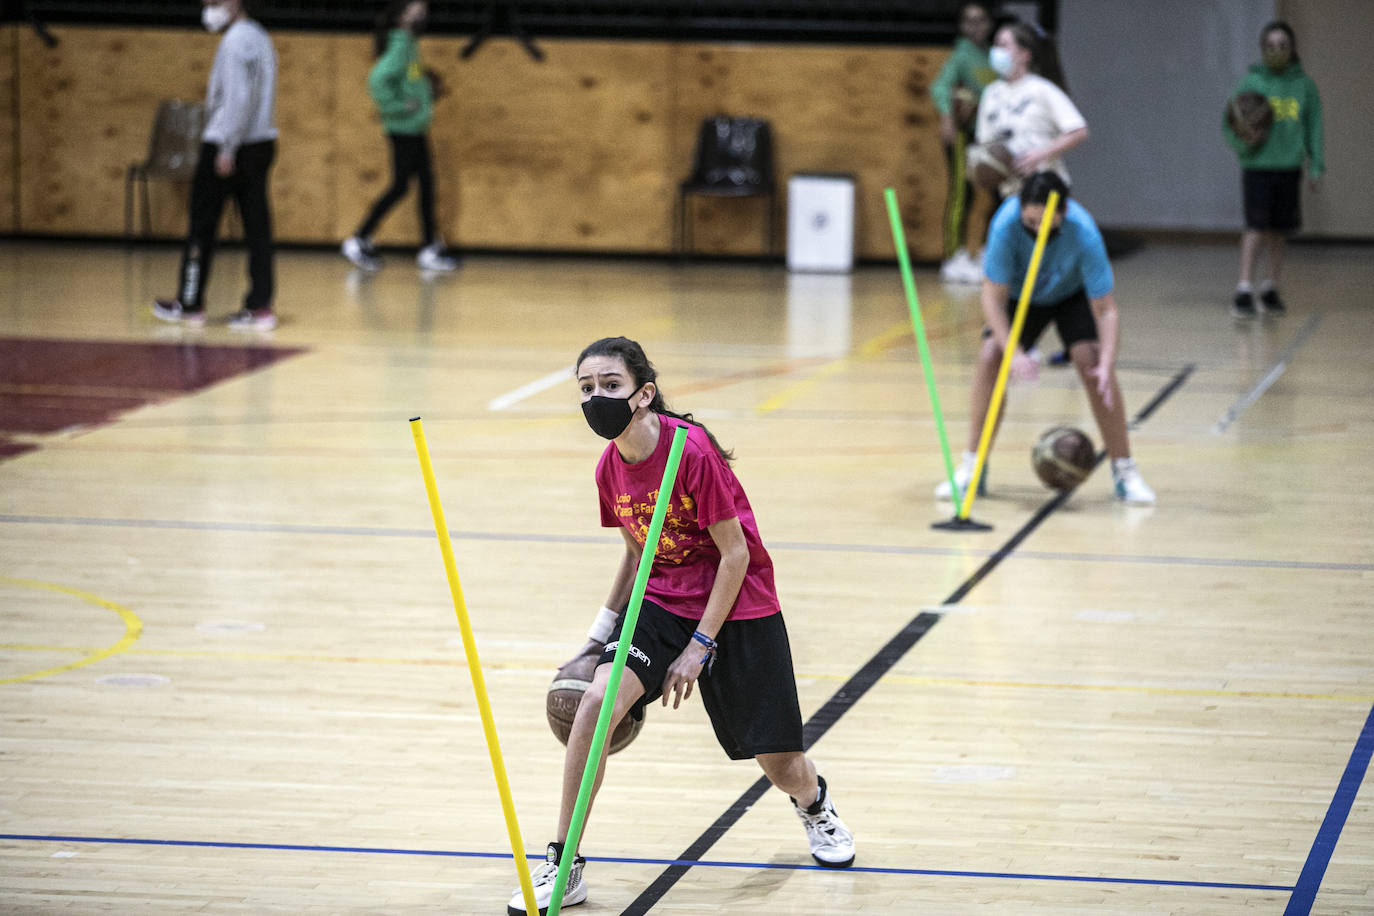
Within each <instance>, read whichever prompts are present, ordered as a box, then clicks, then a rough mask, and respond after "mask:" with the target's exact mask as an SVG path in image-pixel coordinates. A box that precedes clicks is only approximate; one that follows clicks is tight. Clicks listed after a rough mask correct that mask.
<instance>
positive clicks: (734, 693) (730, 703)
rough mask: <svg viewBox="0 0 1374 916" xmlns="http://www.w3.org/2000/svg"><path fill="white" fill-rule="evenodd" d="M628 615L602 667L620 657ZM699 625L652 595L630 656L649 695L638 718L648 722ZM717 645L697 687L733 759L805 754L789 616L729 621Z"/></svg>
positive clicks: (638, 707)
mask: <svg viewBox="0 0 1374 916" xmlns="http://www.w3.org/2000/svg"><path fill="white" fill-rule="evenodd" d="M624 620H625V617H624V615H623V614H622V615H621V618H620V620H619V621H618V622H617V623H616V625H615V630H614V631H612V633H611V641H610V642H609V643H607V644H606V648H605V649H604V650H603V651H602V653H601V661H600V664H602V665H607V664H610V663H611V662H612V661H614V659H615V650H616V646H617V644H618V643H619V641H620V630H621V625H622V624H623V623H624ZM698 623H699V621H696V620H689V619H687V618H686V617H679V616H678V615H677V614H673V613H670V612H669V611H666V610H664V609H663V608H661V607H659V606H658V605H657V604H655V603H654V602H652V601H650V600H649V599H647V598H646V599H644V603H643V604H642V605H641V606H640V609H639V619H638V620H637V621H636V622H635V632H634V639H633V640H632V641H631V643H630V652H629V654H628V655H627V656H626V657H625V668H626V670H627V671H631V672H633V673H634V675H635V677H637V678H639V682H640V683H641V684H643V685H644V696H643V697H641V698H640V699H639V701H638V702H637V703H635V705H634V706H633V707H632V708H631V709H630V715H632V716H634V717H635V718H636V719H642V718H643V717H644V707H645V706H646V705H648V704H649V703H652V702H653V701H654V700H657V699H658V698H659V697H661V696H662V695H663V679H664V678H665V677H667V674H668V666H669V665H671V664H672V663H673V660H674V659H676V658H677V657H678V656H679V655H681V654H682V650H683V649H684V648H685V647H686V646H687V644H688V643H690V642H692V633H693V632H694V631H695V630H696V628H697V624H698ZM716 643H717V644H718V645H719V648H718V649H717V650H716V663H715V665H714V666H713V667H712V668H711V670H710V671H709V672H708V671H706V670H705V669H703V670H702V672H701V677H699V678H698V679H697V683H696V690H697V692H698V693H699V694H700V695H701V701H702V704H703V705H704V706H705V707H706V714H707V715H708V716H710V717H711V726H712V727H713V728H714V729H715V730H716V740H717V741H719V742H720V746H721V747H722V748H723V749H724V750H725V753H726V754H728V755H729V757H730V759H731V760H748V759H749V758H750V757H753V756H755V755H756V754H779V753H787V752H790V751H800V750H801V749H802V719H801V706H800V705H799V704H798V702H797V680H796V676H795V675H794V674H793V673H792V649H791V647H790V646H789V645H788V642H787V627H786V625H785V624H784V623H783V621H782V614H771V615H769V616H768V617H757V618H754V619H752V620H727V621H726V622H725V626H723V627H721V628H720V632H719V633H718V634H716ZM702 651H703V652H705V647H703V648H702Z"/></svg>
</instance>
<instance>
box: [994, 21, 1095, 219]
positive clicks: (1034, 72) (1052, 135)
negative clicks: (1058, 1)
mask: <svg viewBox="0 0 1374 916" xmlns="http://www.w3.org/2000/svg"><path fill="white" fill-rule="evenodd" d="M988 60H989V62H990V63H991V65H992V69H993V70H995V71H996V72H997V74H998V76H1000V77H1001V79H998V80H997V81H995V82H993V83H992V84H991V85H989V86H988V87H987V88H986V89H984V90H983V98H982V101H981V102H980V103H979V105H978V128H977V137H978V142H979V143H984V144H985V143H997V142H1000V143H1005V144H1006V146H1007V150H1008V151H1009V152H1010V153H1011V154H1012V155H1013V156H1014V157H1015V161H1014V166H1015V174H1012V175H1008V176H1007V177H1006V179H1005V180H1004V181H1003V182H1002V185H1001V187H1000V188H999V189H998V192H999V194H1000V195H1002V196H1003V197H1005V196H1007V195H1009V194H1014V193H1016V189H1017V187H1018V186H1019V185H1020V183H1021V177H1022V176H1025V175H1030V174H1031V173H1033V172H1038V171H1041V170H1044V169H1049V170H1052V171H1055V172H1058V173H1059V175H1060V177H1062V178H1063V179H1064V181H1065V182H1066V183H1067V182H1068V180H1069V173H1068V171H1067V170H1066V169H1065V168H1064V159H1063V156H1064V154H1065V153H1067V152H1068V151H1069V150H1071V149H1073V148H1074V147H1075V146H1078V145H1079V144H1080V143H1082V142H1083V141H1084V140H1086V139H1088V122H1087V121H1086V120H1084V118H1083V115H1082V113H1080V112H1079V110H1078V107H1077V106H1075V105H1074V103H1073V102H1072V101H1071V100H1070V99H1069V94H1068V90H1067V89H1066V88H1065V83H1064V73H1063V70H1062V69H1061V68H1060V66H1059V53H1058V51H1056V50H1055V47H1054V39H1053V38H1051V37H1050V35H1049V34H1048V33H1047V32H1046V31H1045V30H1044V29H1042V28H1040V26H1038V25H1035V24H1034V23H1029V22H1011V23H1008V24H1007V25H1004V26H1002V27H1001V28H999V29H998V30H997V36H996V38H995V39H994V40H993V45H992V49H991V50H990V51H989V52H988Z"/></svg>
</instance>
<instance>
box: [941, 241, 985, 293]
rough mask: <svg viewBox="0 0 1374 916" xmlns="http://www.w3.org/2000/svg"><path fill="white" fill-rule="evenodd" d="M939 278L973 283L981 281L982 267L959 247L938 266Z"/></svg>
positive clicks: (968, 283) (952, 281) (947, 280)
mask: <svg viewBox="0 0 1374 916" xmlns="http://www.w3.org/2000/svg"><path fill="white" fill-rule="evenodd" d="M940 279H941V280H943V281H944V282H946V283H963V284H967V285H970V286H972V285H975V284H978V283H982V282H983V267H982V265H981V264H979V263H978V262H977V261H976V260H974V258H973V256H972V255H970V254H969V253H968V252H967V251H965V250H964V249H962V248H961V249H959V251H958V252H956V253H955V255H954V257H952V258H950V259H949V260H948V261H946V262H945V265H944V266H943V267H941V268H940Z"/></svg>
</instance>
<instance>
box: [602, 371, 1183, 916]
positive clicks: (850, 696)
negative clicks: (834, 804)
mask: <svg viewBox="0 0 1374 916" xmlns="http://www.w3.org/2000/svg"><path fill="white" fill-rule="evenodd" d="M1192 373H1193V366H1191V365H1188V366H1185V367H1183V368H1182V369H1180V370H1179V371H1178V372H1177V373H1176V374H1175V375H1174V377H1173V378H1172V379H1170V380H1169V382H1168V384H1166V385H1165V386H1164V387H1163V388H1161V389H1160V390H1159V391H1158V392H1157V393H1156V394H1155V396H1154V397H1153V398H1151V399H1150V401H1149V403H1147V404H1146V405H1145V406H1144V407H1142V408H1141V409H1140V411H1139V412H1138V413H1137V414H1136V416H1135V418H1134V419H1133V420H1132V421H1131V426H1136V425H1138V424H1140V423H1143V422H1144V421H1145V420H1147V419H1148V418H1149V417H1150V415H1151V414H1153V413H1154V412H1155V411H1156V410H1157V409H1159V406H1160V405H1161V404H1163V403H1164V402H1165V401H1166V400H1168V398H1169V397H1170V395H1172V394H1173V393H1174V392H1175V391H1177V390H1178V389H1179V387H1180V386H1181V385H1182V384H1183V383H1184V382H1186V381H1187V380H1188V376H1190V375H1192ZM1106 454H1107V453H1106V452H1099V453H1098V454H1097V457H1096V459H1095V460H1094V461H1093V468H1094V469H1095V468H1096V467H1097V466H1098V465H1099V464H1101V463H1102V461H1103V460H1104V459H1105V458H1106ZM1090 473H1091V472H1090ZM1072 494H1073V490H1066V491H1064V492H1063V493H1060V494H1059V495H1058V496H1056V497H1054V498H1053V499H1051V500H1050V501H1049V502H1047V503H1045V505H1043V506H1041V507H1040V509H1039V510H1038V511H1037V512H1036V513H1035V514H1034V515H1033V516H1031V518H1030V520H1029V521H1027V522H1026V523H1025V524H1024V525H1022V526H1021V528H1020V530H1018V531H1017V532H1016V533H1015V534H1013V535H1012V536H1011V538H1009V539H1008V540H1007V542H1006V543H1005V544H1003V545H1002V546H1001V547H999V548H998V549H997V551H996V552H995V553H993V555H992V556H990V557H988V558H987V560H985V561H984V562H983V565H982V566H980V567H978V569H977V570H975V571H974V573H973V575H971V576H969V577H968V579H966V580H964V582H963V584H962V585H960V586H959V587H958V588H956V589H955V590H954V591H953V592H951V593H950V595H949V597H948V598H946V599H945V600H944V601H943V602H942V604H944V605H945V606H949V605H954V604H958V603H959V602H960V601H962V600H963V599H964V598H965V597H966V596H967V595H968V593H969V592H971V591H973V589H974V587H975V586H977V585H978V583H979V582H982V581H983V579H984V578H986V577H987V575H988V574H989V573H991V572H992V571H993V570H994V569H996V568H997V566H998V564H1000V563H1001V562H1002V561H1003V560H1005V559H1006V558H1007V557H1008V556H1009V555H1010V554H1011V552H1012V551H1013V550H1015V549H1016V548H1017V546H1018V545H1019V544H1020V543H1021V542H1022V541H1024V540H1025V539H1026V538H1028V537H1029V536H1030V534H1031V532H1033V531H1034V530H1035V529H1036V528H1038V527H1040V523H1041V522H1043V521H1044V520H1045V519H1047V518H1049V517H1050V515H1051V513H1053V512H1054V511H1055V510H1056V509H1058V508H1059V507H1060V506H1062V505H1063V504H1064V502H1065V500H1067V499H1068V498H1069V497H1070V496H1071V495H1072ZM940 617H941V615H940V614H935V613H932V612H930V611H922V612H921V613H919V614H917V615H916V616H915V617H913V618H912V619H911V621H910V622H909V623H908V624H907V625H906V626H904V627H902V629H901V630H900V631H899V632H898V633H897V635H896V636H893V637H892V638H891V639H890V640H888V641H887V644H886V645H884V646H883V647H882V648H881V649H879V650H878V652H877V654H875V655H874V656H873V657H872V658H870V659H869V660H868V661H867V662H866V663H865V664H864V666H863V667H862V668H860V669H859V670H858V671H857V672H855V674H854V676H853V677H851V678H850V679H849V680H847V681H845V683H844V684H843V685H842V686H841V687H840V689H839V690H837V691H835V693H834V695H833V696H831V697H830V699H828V700H826V701H825V704H824V705H823V706H821V708H820V709H818V710H816V712H815V714H814V715H812V716H811V718H810V719H808V720H807V721H806V724H805V725H804V726H803V727H802V749H803V750H808V751H809V750H810V749H811V747H812V746H813V745H814V744H815V743H816V742H817V741H819V740H820V739H821V736H823V735H824V734H825V733H826V732H827V731H829V730H830V728H831V726H833V725H834V724H835V723H836V722H838V721H839V720H840V717H841V716H843V715H844V714H845V713H846V712H848V711H849V710H850V708H851V707H853V706H854V704H856V703H858V702H859V700H860V699H862V698H863V696H864V694H866V693H868V691H869V690H870V689H872V687H873V685H874V684H876V683H878V681H879V680H880V679H881V678H882V677H883V675H885V674H887V672H889V671H891V670H892V668H893V666H894V665H896V664H897V662H898V661H899V660H901V658H902V656H903V655H905V654H906V653H907V652H908V651H909V650H910V649H911V647H912V646H914V645H916V643H917V642H918V641H920V639H921V637H923V636H925V635H926V634H927V633H929V632H930V630H931V628H932V627H933V626H935V624H936V623H938V622H939V620H940ZM770 785H771V784H770V783H769V782H768V777H767V776H760V777H759V778H758V780H757V781H756V782H755V783H754V784H753V785H751V786H750V787H749V788H748V789H746V790H745V792H744V794H743V795H741V796H740V797H739V798H737V799H735V803H734V804H732V805H731V806H730V807H729V808H727V809H725V811H724V813H722V814H721V815H720V817H718V818H716V820H715V823H713V824H711V826H710V827H707V828H706V830H704V831H703V832H702V834H701V835H700V836H699V837H697V838H696V839H695V840H694V841H693V842H692V844H691V845H690V846H688V847H687V849H686V850H685V851H684V852H683V853H682V855H680V856H678V861H677V862H676V863H675V864H673V865H670V866H668V868H666V869H664V870H663V871H662V872H661V873H660V874H659V876H658V877H657V878H655V879H654V881H653V883H652V884H650V885H649V886H648V887H647V888H645V889H644V890H643V891H642V892H641V893H640V895H639V896H638V897H636V898H635V899H634V901H633V902H632V903H631V904H630V905H629V906H628V907H626V908H625V909H624V910H623V911H621V916H644V914H645V913H648V912H649V910H650V909H651V908H652V907H653V906H654V905H655V904H657V903H658V902H659V901H660V900H662V899H663V895H664V894H666V893H668V891H669V890H671V889H672V887H673V885H674V884H677V882H678V881H679V880H680V879H681V878H682V876H683V875H685V874H687V871H688V870H689V869H690V868H691V867H692V865H693V864H694V863H697V862H700V861H701V859H702V857H703V856H705V855H706V852H707V850H709V849H710V848H711V847H712V846H714V845H715V843H716V841H717V840H719V839H720V838H721V837H722V836H724V835H725V832H726V831H727V830H729V829H730V828H731V827H733V826H734V825H735V824H736V823H738V821H739V819H740V818H741V817H743V816H744V813H745V812H746V811H748V810H749V809H750V808H751V807H753V805H754V803H755V802H756V801H758V800H759V799H760V798H762V797H763V796H764V793H766V792H767V791H768V789H769V788H770Z"/></svg>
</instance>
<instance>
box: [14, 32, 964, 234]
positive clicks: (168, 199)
mask: <svg viewBox="0 0 1374 916" xmlns="http://www.w3.org/2000/svg"><path fill="white" fill-rule="evenodd" d="M58 34H59V37H60V38H61V39H62V43H61V44H60V45H59V46H58V48H56V49H53V50H48V49H46V48H44V47H43V46H42V45H41V43H39V42H38V40H37V39H36V38H35V37H33V36H32V35H31V34H30V33H28V32H27V31H25V30H16V39H17V45H18V56H19V65H20V67H19V73H20V74H21V76H20V85H19V86H18V87H17V91H18V93H19V109H20V118H19V120H20V123H19V131H18V134H19V148H18V152H17V157H18V169H19V173H20V174H22V175H23V176H24V179H23V181H22V182H18V185H19V187H20V191H19V207H18V210H19V214H20V225H19V226H18V227H16V228H17V229H18V231H27V232H39V233H57V234H64V233H65V234H75V235H117V234H119V233H120V232H121V231H122V226H123V194H124V192H123V187H124V173H125V170H126V168H127V167H128V165H129V163H130V162H133V161H135V160H137V159H141V158H142V157H143V155H144V154H145V152H146V147H147V141H148V132H149V129H150V127H151V122H152V115H153V112H154V110H155V108H156V106H157V102H158V101H159V100H160V99H162V98H168V97H180V98H185V99H200V98H202V97H203V95H204V91H205V83H206V78H207V76H208V72H209V67H210V63H211V61H212V59H213V55H214V48H215V44H216V41H217V39H216V38H215V37H214V36H212V35H208V34H205V33H202V32H193V31H184V30H158V29H81V28H62V29H60V30H59V32H58ZM273 39H274V41H275V42H276V46H277V53H278V58H279V62H280V69H279V88H278V98H277V122H278V127H279V129H280V131H281V142H280V146H279V150H278V158H277V165H276V169H275V172H274V177H273V205H274V213H275V218H276V226H277V234H278V237H279V238H280V239H281V240H283V241H302V242H326V243H334V242H337V241H338V240H340V239H342V238H343V237H345V236H346V235H348V234H349V233H351V232H352V231H353V230H354V229H355V228H356V227H357V224H358V223H359V222H360V221H361V220H362V217H363V215H364V213H365V212H366V210H367V208H368V206H370V204H371V203H372V202H373V200H375V198H376V197H377V196H378V195H379V194H380V193H381V192H382V191H383V190H384V188H385V187H386V185H387V183H388V181H389V179H390V161H389V160H390V152H389V149H388V147H387V144H386V142H385V139H384V137H383V135H382V131H381V127H380V123H379V120H378V118H377V115H376V112H375V109H374V108H373V105H372V103H371V100H370V99H369V98H368V96H367V89H366V76H367V71H368V69H369V68H370V67H371V65H372V54H371V49H370V46H369V45H370V38H368V37H366V36H331V35H319V34H305V33H282V32H279V33H274V35H273ZM463 43H464V42H463V40H461V39H458V38H427V39H425V42H424V45H423V48H424V54H425V61H426V64H427V65H428V66H430V67H432V68H433V69H435V70H438V71H439V72H440V74H441V75H442V76H443V77H444V79H445V81H446V82H447V84H448V86H449V87H450V89H451V94H450V95H449V96H448V97H447V98H445V99H443V100H441V101H440V102H439V104H438V105H437V107H436V116H435V122H434V127H433V129H432V132H431V142H432V145H433V150H434V154H435V166H436V172H437V180H438V185H439V197H438V217H439V223H440V229H441V231H442V232H443V234H444V235H445V237H446V239H447V240H448V241H449V242H450V243H452V244H455V245H458V246H460V247H476V248H513V249H530V250H585V251H625V252H667V251H670V250H671V248H672V244H673V231H674V225H675V217H676V205H677V187H678V184H679V183H680V182H681V181H682V179H683V178H685V177H686V175H687V172H688V171H689V168H690V164H691V157H692V151H693V149H692V148H693V145H694V143H695V138H696V131H697V127H698V124H699V123H700V120H701V119H702V118H703V117H706V116H708V115H711V114H715V113H717V112H726V113H730V114H741V115H743V114H751V115H756V116H760V117H767V118H769V119H770V120H771V121H772V122H773V125H774V134H775V142H776V145H777V155H778V175H779V191H780V195H779V203H778V211H777V213H778V221H779V222H778V225H779V233H778V246H777V251H776V252H775V253H780V252H781V250H782V248H783V245H784V244H785V226H784V219H783V215H784V213H785V187H786V179H787V177H788V175H789V174H791V173H793V172H797V171H838V172H852V173H854V174H855V175H856V177H857V181H858V192H859V198H858V210H857V219H858V224H857V227H856V229H857V240H858V249H859V254H860V255H861V256H866V257H890V256H891V254H892V243H891V238H890V234H889V232H888V230H887V222H886V215H885V212H884V210H883V208H882V198H881V195H882V189H883V187H885V186H887V185H889V184H891V185H894V186H895V187H897V189H898V192H899V195H900V197H901V200H902V204H903V211H904V217H905V220H906V223H907V231H908V235H909V239H910V241H911V243H912V247H913V250H914V252H915V253H916V255H917V256H918V257H921V258H927V259H934V258H937V257H938V256H939V252H940V237H939V236H940V226H939V224H940V212H941V208H942V207H943V202H944V201H943V199H944V169H943V163H942V157H941V153H940V149H939V140H938V134H937V130H936V124H935V116H934V110H933V108H932V106H931V105H930V102H929V100H928V97H927V95H926V87H927V86H928V84H929V81H930V79H931V78H932V77H933V76H934V73H935V72H936V70H937V68H938V67H939V65H940V63H941V62H942V61H943V59H944V55H945V52H944V51H943V50H934V49H918V50H907V49H892V48H857V47H796V46H783V45H773V46H757V45H751V46H745V45H704V44H674V43H669V42H609V41H604V42H602V41H571V40H565V41H552V40H550V41H543V42H541V46H542V47H543V49H544V51H545V52H546V54H547V58H546V59H545V61H544V62H542V63H538V62H535V61H533V60H531V59H530V58H529V57H528V56H527V55H526V54H525V52H524V50H523V49H522V48H521V47H520V46H518V45H517V44H515V43H513V42H511V41H509V40H504V39H500V40H494V41H491V42H489V43H487V44H486V45H484V46H483V47H482V48H481V50H480V51H479V52H478V53H477V54H476V55H475V56H474V57H472V58H471V59H469V60H466V61H464V60H461V59H460V58H459V57H458V52H459V50H460V49H461V48H462V46H463ZM0 92H3V84H0ZM2 156H3V153H2V152H0V157H2ZM0 165H3V158H0ZM0 200H3V198H0ZM152 209H153V227H154V234H155V235H161V236H167V237H176V236H179V235H180V234H181V233H182V232H184V227H185V221H186V189H185V188H184V187H176V186H172V185H168V184H166V183H155V184H154V188H153V207H152ZM762 217H763V214H762V213H761V212H760V210H759V207H758V205H757V203H754V204H753V206H752V207H751V202H747V201H726V202H706V203H703V204H701V205H700V207H699V209H698V213H697V221H696V223H695V225H696V227H697V232H696V235H697V242H698V249H699V250H700V251H703V252H725V253H739V254H757V253H759V252H761V250H762V247H763V246H762V236H763V233H762V231H761V230H762V222H761V220H762ZM0 225H3V224H0ZM379 237H380V240H381V241H382V242H383V243H399V244H407V243H409V244H413V243H415V242H417V241H418V239H419V228H418V220H417V218H416V216H415V204H414V196H413V194H412V196H411V197H408V198H407V199H406V200H405V201H404V202H403V203H402V204H401V205H400V206H399V207H398V209H397V210H396V211H394V212H393V214H392V215H391V216H390V218H389V219H388V220H387V222H386V223H385V224H384V225H383V228H382V231H381V233H380V234H379Z"/></svg>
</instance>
